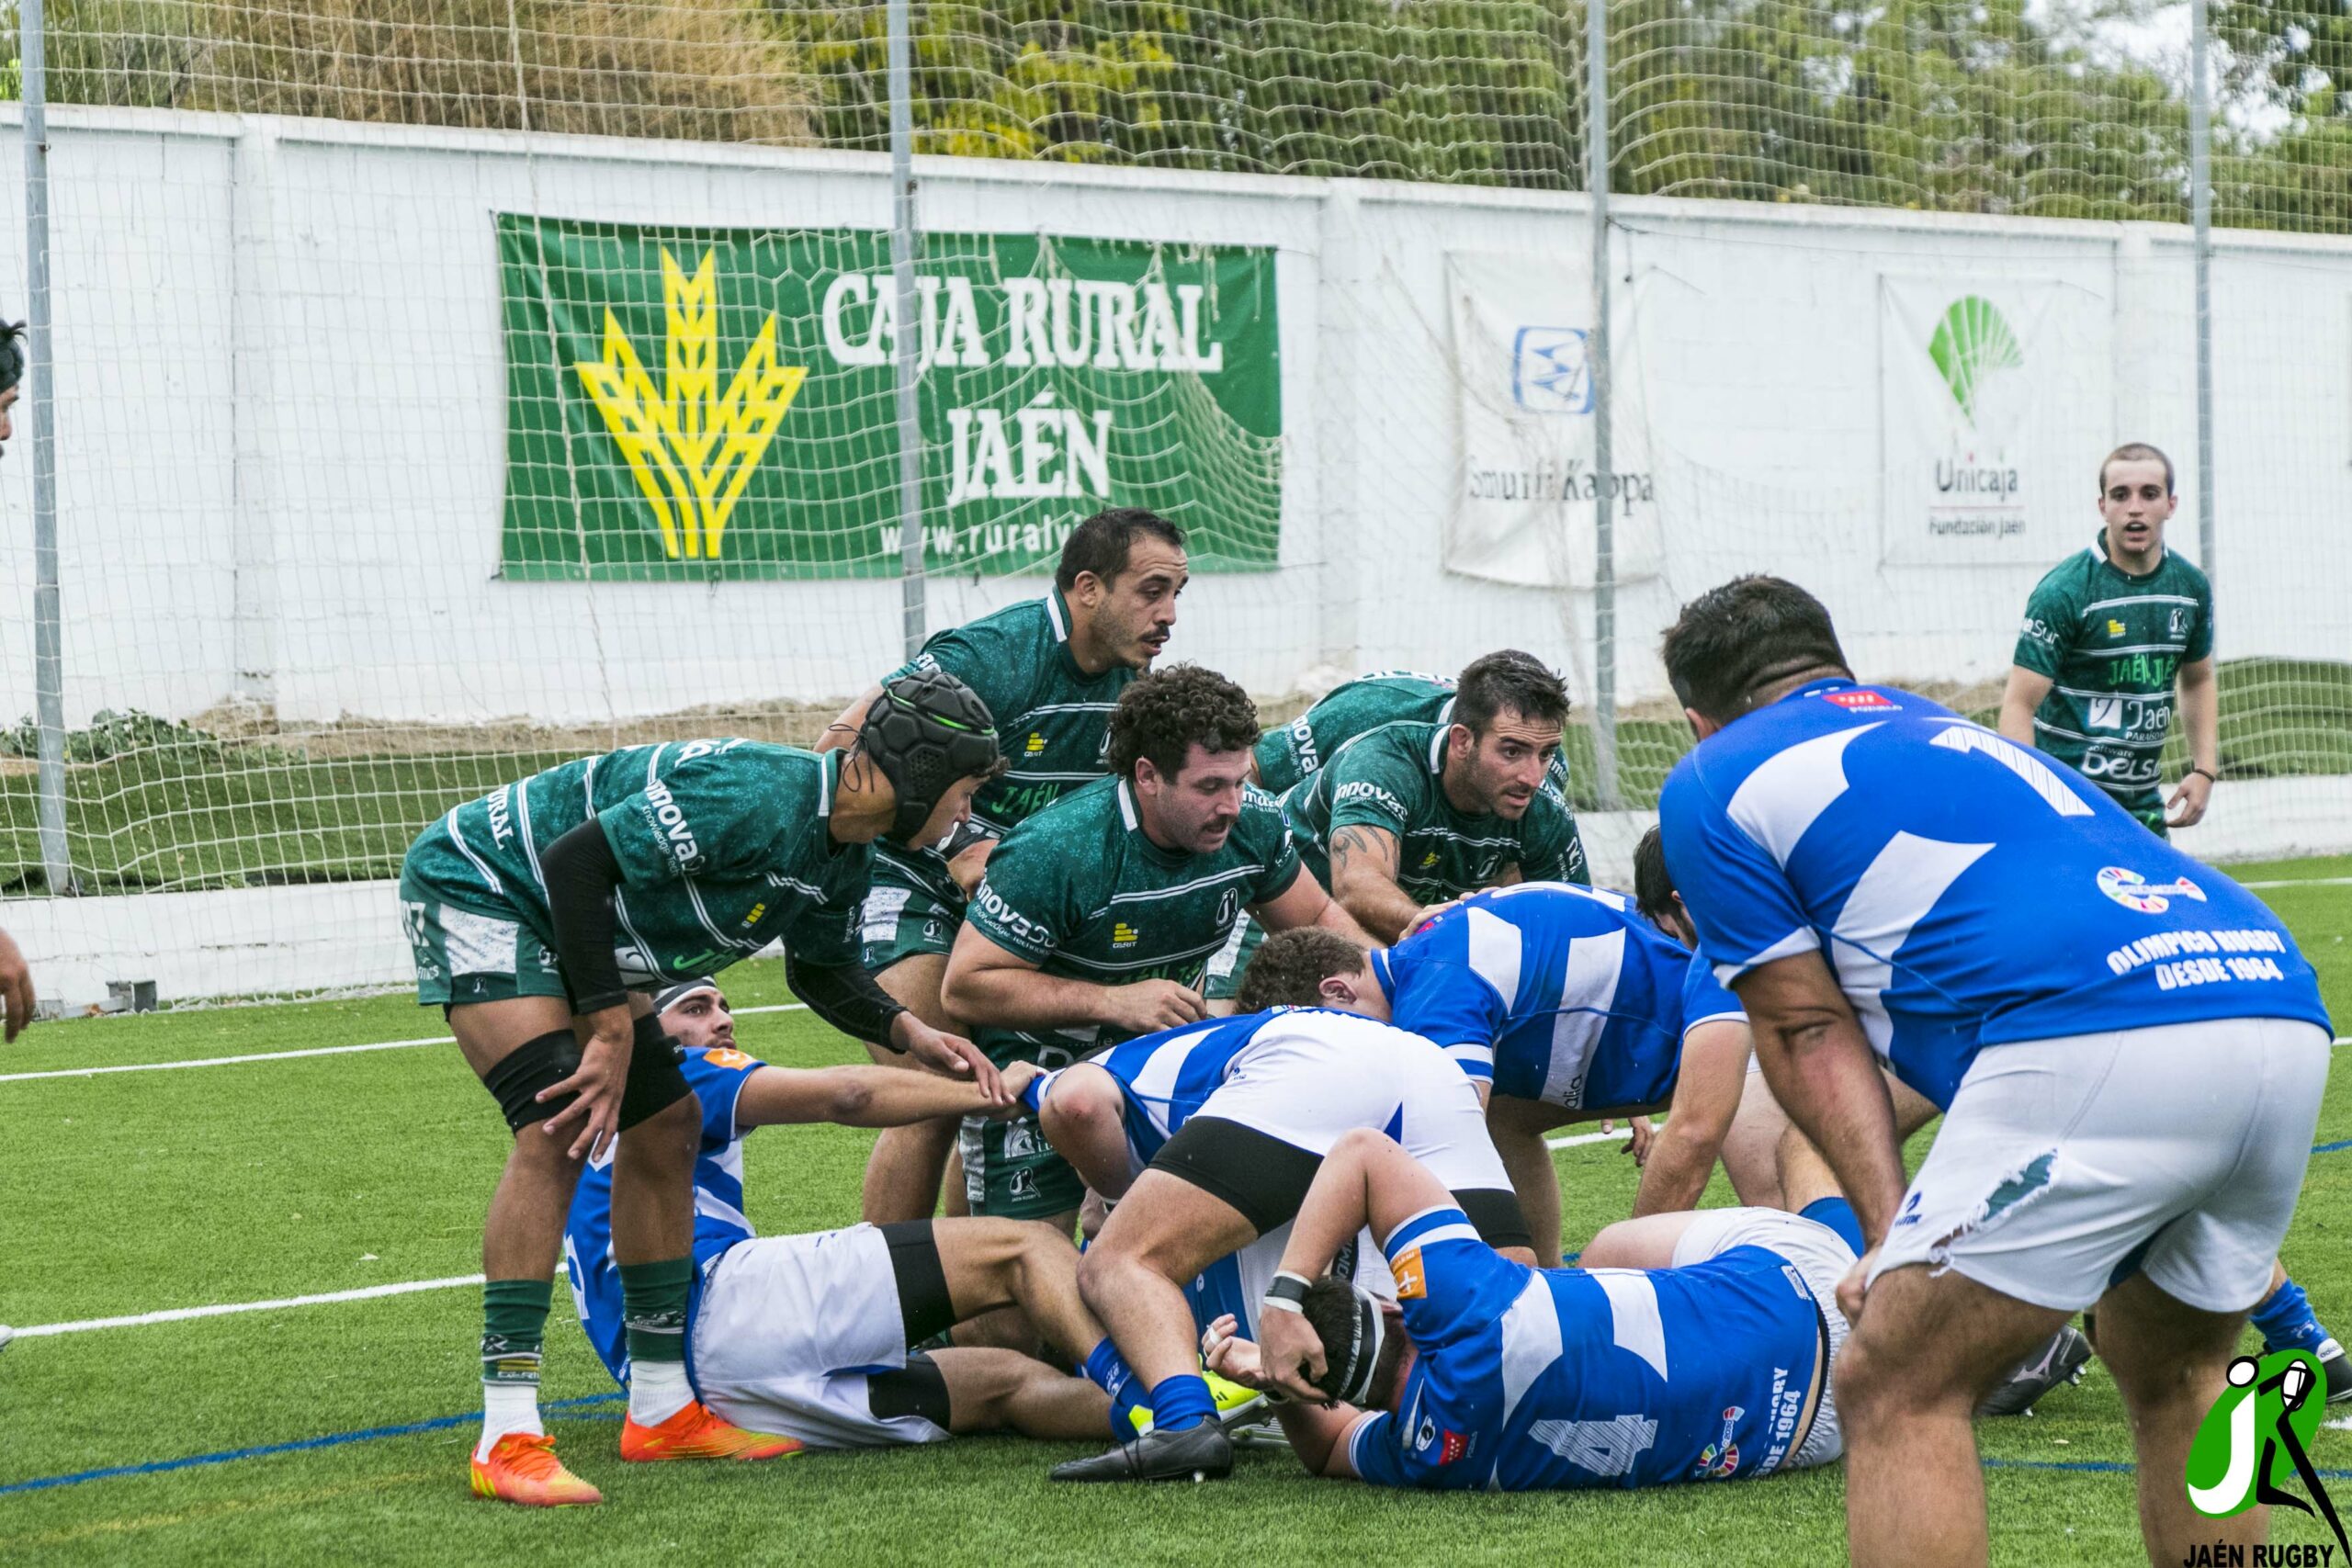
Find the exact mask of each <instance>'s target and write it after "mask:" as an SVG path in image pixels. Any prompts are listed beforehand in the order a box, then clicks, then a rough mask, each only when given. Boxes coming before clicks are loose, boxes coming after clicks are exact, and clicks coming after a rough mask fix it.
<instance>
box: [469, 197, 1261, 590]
mask: <svg viewBox="0 0 2352 1568" xmlns="http://www.w3.org/2000/svg"><path fill="white" fill-rule="evenodd" d="M497 223H498V244H499V263H500V276H501V287H502V292H503V301H504V316H505V338H506V369H507V433H506V443H507V461H506V507H505V521H504V528H503V536H502V547H501V551H500V558H501V562H502V567H503V572H504V574H505V575H506V576H508V577H510V578H518V579H525V580H541V581H546V580H556V581H582V580H598V581H603V580H631V581H697V582H699V581H712V580H726V579H761V578H841V577H895V576H897V575H898V574H899V551H900V525H899V432H898V423H897V405H896V393H895V386H896V382H895V371H894V362H895V358H896V355H897V352H898V310H897V309H896V306H897V295H896V290H895V288H894V287H893V283H892V279H891V272H890V237H889V235H888V232H886V231H879V230H846V229H835V230H805V229H804V230H742V229H657V228H642V227H636V226H630V225H615V224H606V223H580V222H573V221H570V220H562V219H549V218H531V217H523V216H517V215H514V214H502V215H500V216H499V218H498V220H497ZM918 282H919V288H920V294H919V296H918V300H917V304H918V307H919V313H920V315H921V318H922V320H921V325H920V337H921V350H920V352H921V355H922V384H921V385H922V397H921V426H922V437H923V503H924V521H925V558H926V562H927V564H928V566H929V567H930V569H931V570H935V571H938V570H954V571H969V572H982V573H989V574H1001V573H1012V572H1023V571H1032V570H1038V569H1039V568H1041V567H1045V568H1049V567H1050V566H1051V565H1052V563H1053V561H1054V560H1055V558H1057V555H1058V554H1059V552H1060V549H1061V545H1062V541H1063V540H1064V539H1065V538H1067V537H1068V536H1069V530H1070V529H1071V527H1073V526H1074V525H1076V524H1077V523H1078V522H1079V521H1080V519H1082V518H1084V517H1086V516H1088V515H1090V514H1091V513H1095V512H1098V511H1101V510H1102V509H1103V508H1104V507H1106V506H1143V507H1148V508H1150V509H1151V510H1153V511H1155V512H1158V513H1161V514H1162V515H1164V516H1167V517H1169V518H1170V519H1172V520H1174V521H1176V522H1178V523H1181V524H1182V525H1184V527H1185V529H1186V531H1187V533H1188V535H1189V538H1190V554H1191V557H1192V563H1193V570H1196V571H1199V570H1211V571H1215V570H1262V569H1267V568H1271V567H1272V566H1274V565H1275V564H1276V558H1277V555H1278V552H1279V547H1280V542H1281V513H1282V474H1281V438H1282V376H1281V357H1280V352H1279V337H1278V333H1277V323H1276V319H1275V308H1274V258H1273V253H1272V250H1270V249H1264V248H1251V247H1241V246H1210V245H1175V244H1156V243H1148V242H1136V241H1124V240H1093V239H1070V238H1057V237H1050V236H1044V235H1035V234H1015V235H969V234H926V235H924V236H923V256H922V272H921V276H920V277H919V279H918Z"/></svg>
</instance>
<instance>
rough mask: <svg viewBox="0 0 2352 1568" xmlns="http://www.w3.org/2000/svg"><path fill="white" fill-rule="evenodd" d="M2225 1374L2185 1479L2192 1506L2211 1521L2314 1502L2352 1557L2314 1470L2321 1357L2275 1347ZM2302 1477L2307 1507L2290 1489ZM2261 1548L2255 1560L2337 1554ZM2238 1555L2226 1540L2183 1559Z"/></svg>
mask: <svg viewBox="0 0 2352 1568" xmlns="http://www.w3.org/2000/svg"><path fill="white" fill-rule="evenodd" d="M2223 1376H2224V1379H2225V1381H2226V1382H2227V1384H2228V1386H2227V1387H2225V1388H2224V1389H2222V1396H2221V1398H2219V1399H2217V1400H2215V1401H2214V1402H2213V1408H2212V1409H2211V1410H2209V1411H2207V1412H2206V1413H2205V1419H2204V1420H2203V1421H2201V1422H2199V1424H2198V1427H2197V1436H2196V1437H2195V1438H2192V1439H2191V1440H2190V1442H2189V1446H2188V1465H2187V1467H2186V1468H2185V1471H2184V1473H2183V1474H2182V1476H2181V1483H2182V1485H2183V1486H2184V1487H2185V1488H2186V1489H2187V1491H2188V1506H2190V1507H2192V1508H2194V1509H2196V1510H2197V1511H2198V1512H2199V1513H2200V1514H2202V1515H2204V1516H2205V1517H2207V1518H2209V1519H2226V1518H2231V1517H2234V1516H2236V1515H2239V1514H2243V1513H2245V1511H2246V1510H2247V1509H2248V1508H2251V1507H2253V1506H2256V1504H2258V1503H2266V1502H2271V1503H2278V1502H2283V1503H2286V1504H2289V1505H2290V1506H2294V1507H2298V1508H2301V1509H2302V1510H2303V1511H2304V1512H2306V1513H2310V1512H2312V1511H2313V1508H2312V1505H2314V1504H2315V1505H2317V1509H2316V1511H2317V1512H2318V1513H2319V1515H2320V1516H2321V1517H2324V1518H2325V1519H2326V1520H2327V1522H2328V1526H2329V1528H2330V1529H2334V1530H2335V1543H2336V1545H2337V1546H2338V1547H2341V1548H2342V1549H2343V1551H2344V1553H2345V1555H2346V1558H2352V1540H2346V1539H2345V1534H2344V1523H2343V1521H2342V1520H2341V1519H2339V1518H2338V1517H2336V1514H2335V1500H2334V1499H2333V1498H2331V1497H2329V1496H2328V1495H2327V1488H2326V1487H2324V1486H2323V1485H2321V1484H2320V1478H2319V1472H2318V1471H2316V1470H2314V1469H2313V1468H2312V1461H2311V1443H2312V1438H2314V1437H2316V1436H2317V1435H2318V1432H2319V1425H2320V1418H2321V1416H2323V1415H2324V1410H2325V1405H2326V1403H2327V1394H2326V1388H2327V1380H2326V1378H2325V1376H2324V1374H2323V1373H2322V1372H2321V1371H2320V1365H2319V1360H2318V1359H2317V1358H2316V1357H2314V1356H2312V1353H2311V1352H2310V1351H2308V1350H2276V1351H2273V1352H2271V1353H2270V1354H2268V1355H2266V1356H2264V1357H2262V1358H2261V1359H2259V1360H2257V1359H2255V1358H2254V1357H2252V1356H2240V1357H2238V1358H2237V1359H2235V1360H2233V1361H2232V1362H2231V1363H2230V1367H2229V1371H2227V1372H2226V1373H2224V1374H2223ZM2298 1477H2300V1478H2301V1481H2302V1483H2303V1484H2304V1485H2305V1486H2306V1487H2307V1488H2309V1490H2310V1492H2311V1502H2310V1503H2308V1504H2307V1503H2305V1502H2304V1501H2303V1500H2302V1499H2301V1498H2300V1497H2297V1496H2296V1495H2294V1493H2293V1492H2291V1491H2290V1490H2289V1488H2290V1487H2291V1486H2293V1485H2294V1483H2295V1482H2296V1480H2297V1478H2298ZM2254 1550H2255V1558H2254V1560H2255V1561H2256V1562H2326V1561H2328V1560H2329V1559H2330V1558H2332V1557H2333V1556H2334V1552H2333V1551H2331V1549H2329V1548H2327V1547H2324V1546H2323V1547H2317V1548H2312V1547H2308V1546H2307V1547H2303V1548H2301V1553H2302V1555H2300V1556H2296V1557H2291V1558H2290V1557H2289V1556H2287V1555H2286V1553H2287V1552H2289V1551H2295V1550H2297V1549H2295V1548H2291V1547H2290V1548H2279V1547H2268V1548H2265V1547H2260V1546H2257V1547H2256V1548H2255V1549H2254ZM2234 1552H2235V1549H2233V1548H2229V1547H2225V1546H2221V1545H2215V1546H2213V1547H2211V1548H2207V1547H2204V1546H2201V1545H2200V1546H2192V1547H2190V1548H2189V1554H2188V1557H2187V1558H2186V1559H2185V1560H2184V1561H2185V1562H2188V1563H2191V1564H2206V1563H2214V1564H2219V1563H2225V1562H2237V1561H2238V1558H2237V1557H2236V1555H2234ZM2266 1552H2267V1556H2266V1555H2265V1553H2266ZM2323 1554H2324V1555H2323Z"/></svg>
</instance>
